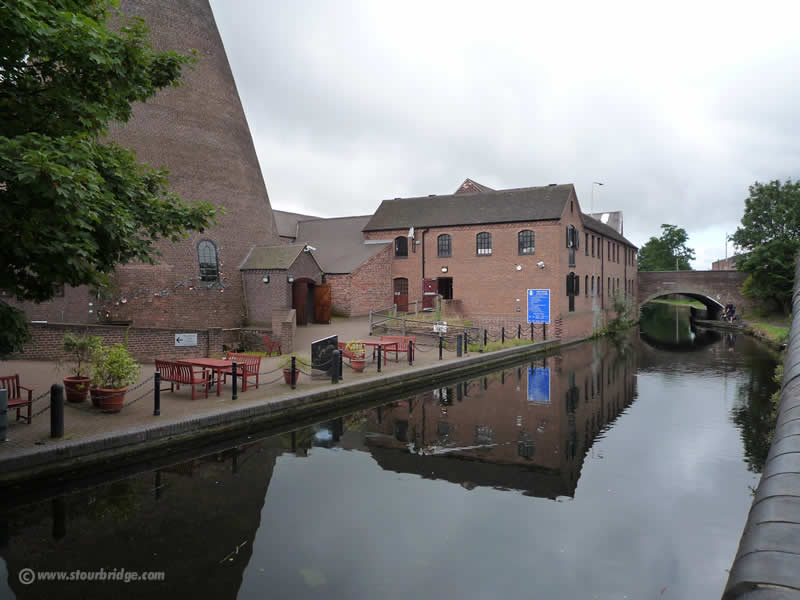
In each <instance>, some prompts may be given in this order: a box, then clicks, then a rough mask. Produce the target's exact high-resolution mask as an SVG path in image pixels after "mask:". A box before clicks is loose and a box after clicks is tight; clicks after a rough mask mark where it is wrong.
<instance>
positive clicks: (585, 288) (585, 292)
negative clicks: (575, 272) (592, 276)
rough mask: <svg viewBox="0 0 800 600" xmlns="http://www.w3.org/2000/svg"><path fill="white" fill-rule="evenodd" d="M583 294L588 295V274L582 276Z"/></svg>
mask: <svg viewBox="0 0 800 600" xmlns="http://www.w3.org/2000/svg"><path fill="white" fill-rule="evenodd" d="M583 295H584V296H587V297H588V296H589V276H588V275H586V276H585V277H584V278H583Z"/></svg>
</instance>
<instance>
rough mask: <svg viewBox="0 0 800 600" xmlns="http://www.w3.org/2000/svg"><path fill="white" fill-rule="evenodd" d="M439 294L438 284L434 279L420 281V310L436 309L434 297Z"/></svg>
mask: <svg viewBox="0 0 800 600" xmlns="http://www.w3.org/2000/svg"><path fill="white" fill-rule="evenodd" d="M438 294H439V282H438V281H436V280H435V279H423V280H422V310H426V309H429V310H433V309H434V308H436V296H437V295H438Z"/></svg>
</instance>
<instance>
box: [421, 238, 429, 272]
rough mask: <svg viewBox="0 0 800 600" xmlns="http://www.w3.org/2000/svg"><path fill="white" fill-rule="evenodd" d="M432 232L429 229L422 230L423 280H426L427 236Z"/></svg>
mask: <svg viewBox="0 0 800 600" xmlns="http://www.w3.org/2000/svg"><path fill="white" fill-rule="evenodd" d="M428 231H430V229H429V228H427V227H426V228H425V229H423V230H422V240H421V243H422V279H423V281H424V280H425V234H426V233H427V232H428Z"/></svg>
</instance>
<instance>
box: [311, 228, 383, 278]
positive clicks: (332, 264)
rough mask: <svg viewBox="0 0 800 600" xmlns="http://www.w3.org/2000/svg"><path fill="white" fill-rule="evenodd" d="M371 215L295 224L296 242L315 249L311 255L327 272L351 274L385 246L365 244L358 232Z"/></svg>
mask: <svg viewBox="0 0 800 600" xmlns="http://www.w3.org/2000/svg"><path fill="white" fill-rule="evenodd" d="M370 218H371V215H364V216H360V217H339V218H334V219H311V220H308V221H300V222H299V223H298V225H297V240H298V241H301V242H305V243H307V244H309V245H311V246H313V247H314V248H316V250H315V251H314V256H315V258H316V259H317V262H318V263H319V265H320V266H321V267H322V270H323V271H325V272H326V273H352V272H353V271H355V270H356V269H357V268H358V267H360V266H361V265H362V264H364V263H365V262H366V261H367V260H369V259H370V258H372V257H373V256H375V255H376V254H377V253H378V252H380V251H381V250H383V249H384V248H385V247H386V244H385V243H384V244H375V243H371V244H365V243H364V239H363V237H364V236H363V235H362V233H361V231H362V229H364V226H365V225H366V224H367V221H369V220H370Z"/></svg>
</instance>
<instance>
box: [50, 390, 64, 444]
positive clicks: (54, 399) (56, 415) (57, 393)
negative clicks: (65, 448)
mask: <svg viewBox="0 0 800 600" xmlns="http://www.w3.org/2000/svg"><path fill="white" fill-rule="evenodd" d="M50 437H52V438H60V437H64V386H63V385H61V384H60V383H54V384H53V385H51V386H50Z"/></svg>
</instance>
